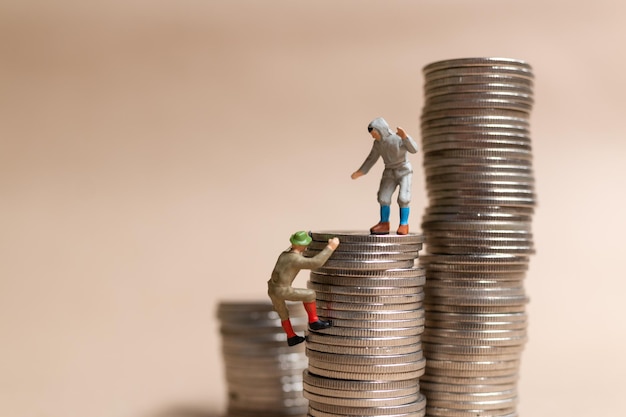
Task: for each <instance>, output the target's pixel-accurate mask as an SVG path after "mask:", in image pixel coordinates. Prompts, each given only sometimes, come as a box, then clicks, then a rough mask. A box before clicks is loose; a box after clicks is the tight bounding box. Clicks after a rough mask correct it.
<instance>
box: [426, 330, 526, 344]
mask: <svg viewBox="0 0 626 417" xmlns="http://www.w3.org/2000/svg"><path fill="white" fill-rule="evenodd" d="M422 340H423V341H424V342H430V343H450V344H456V345H459V346H477V345H479V346H520V345H524V344H526V342H527V341H528V338H527V337H525V336H523V337H483V338H480V339H478V338H477V339H471V338H451V337H448V336H444V335H437V336H435V335H431V334H429V333H427V332H425V333H424V334H423V335H422Z"/></svg>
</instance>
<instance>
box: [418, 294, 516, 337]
mask: <svg viewBox="0 0 626 417" xmlns="http://www.w3.org/2000/svg"><path fill="white" fill-rule="evenodd" d="M436 302H437V301H436ZM424 305H425V308H426V311H427V312H431V311H439V312H447V313H467V314H474V313H519V312H523V311H524V305H523V304H519V305H515V304H514V305H456V304H437V303H435V304H429V303H425V304H424ZM438 343H440V342H438Z"/></svg>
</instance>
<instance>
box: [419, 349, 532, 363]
mask: <svg viewBox="0 0 626 417" xmlns="http://www.w3.org/2000/svg"><path fill="white" fill-rule="evenodd" d="M424 354H425V355H426V356H428V360H429V361H430V360H444V361H467V362H479V361H483V360H486V361H509V360H510V361H512V360H517V361H519V360H521V356H522V352H521V351H520V352H515V353H500V354H497V355H496V354H493V355H488V354H482V355H454V354H451V353H445V352H439V351H437V350H427V351H425V352H424Z"/></svg>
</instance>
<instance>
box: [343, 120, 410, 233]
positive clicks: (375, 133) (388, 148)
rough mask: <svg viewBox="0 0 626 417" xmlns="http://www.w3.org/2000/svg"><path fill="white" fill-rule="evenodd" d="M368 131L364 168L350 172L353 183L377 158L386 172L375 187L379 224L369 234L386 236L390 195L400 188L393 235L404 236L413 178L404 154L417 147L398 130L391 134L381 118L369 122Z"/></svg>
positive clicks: (407, 221) (400, 129)
mask: <svg viewBox="0 0 626 417" xmlns="http://www.w3.org/2000/svg"><path fill="white" fill-rule="evenodd" d="M367 131H368V132H369V133H370V134H371V135H372V137H373V138H374V144H373V145H372V150H371V152H370V153H369V155H368V156H367V158H366V159H365V162H363V165H361V167H360V168H359V169H358V170H356V171H355V172H354V173H352V176H351V177H352V179H353V180H355V179H357V178H359V177H361V176H363V175H365V174H367V173H368V172H369V170H370V169H371V168H372V166H374V164H375V163H376V161H378V158H379V157H382V158H383V161H384V163H385V169H384V171H383V175H382V178H381V180H380V186H379V188H378V203H379V204H380V221H379V222H378V223H377V224H376V225H375V226H373V227H372V228H371V229H370V233H371V234H373V235H386V234H389V228H390V227H389V214H390V211H391V196H392V195H393V193H394V191H395V190H396V188H398V187H399V188H400V190H399V191H398V205H399V206H400V225H399V226H398V230H397V232H396V233H397V234H399V235H406V234H408V233H409V212H410V208H409V203H410V202H411V178H412V176H413V168H412V167H411V163H410V162H409V158H408V155H407V152H410V153H415V152H417V144H416V143H415V141H414V140H413V138H411V137H410V136H409V135H407V134H406V132H405V131H404V130H403V129H402V128H401V127H398V128H396V133H393V132H392V131H391V129H389V125H388V124H387V122H386V121H385V119H383V118H382V117H379V118H377V119H374V120H372V122H371V123H370V124H369V125H368V126H367Z"/></svg>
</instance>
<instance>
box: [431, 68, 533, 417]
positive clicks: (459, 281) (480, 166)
mask: <svg viewBox="0 0 626 417" xmlns="http://www.w3.org/2000/svg"><path fill="white" fill-rule="evenodd" d="M424 76H425V104H424V108H423V113H422V119H421V120H422V145H423V152H424V170H425V175H426V187H427V192H428V197H429V206H428V207H427V208H426V211H425V214H424V217H423V223H422V228H423V231H424V234H425V236H426V251H427V254H426V255H425V256H423V257H421V258H420V264H421V265H422V266H424V268H425V270H426V278H427V279H426V285H425V292H426V298H425V301H424V305H425V309H426V322H425V324H426V327H425V331H424V334H423V336H422V340H423V346H424V355H425V357H426V360H427V365H426V371H425V374H424V376H423V377H422V392H423V393H424V394H425V395H426V398H427V400H428V406H427V410H426V414H427V415H428V416H441V417H485V416H490V417H495V416H517V411H516V406H517V400H518V396H517V394H518V393H517V381H518V377H519V365H520V359H521V354H522V350H523V346H524V343H525V342H526V339H527V334H526V327H527V317H526V312H525V305H526V303H527V302H528V299H527V296H526V294H525V292H524V287H523V279H524V276H525V273H526V270H527V269H528V261H529V255H531V254H532V253H533V252H534V249H533V248H534V246H533V242H532V233H531V217H532V214H533V208H534V206H535V192H534V178H533V172H532V166H531V165H532V164H531V159H532V158H531V156H532V155H531V144H530V131H529V116H530V111H531V108H532V105H533V98H532V87H533V74H532V70H531V67H530V66H529V65H528V64H527V63H526V62H523V61H519V60H514V59H506V58H468V59H453V60H447V61H441V62H435V63H432V64H430V65H427V66H426V67H425V68H424Z"/></svg>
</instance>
